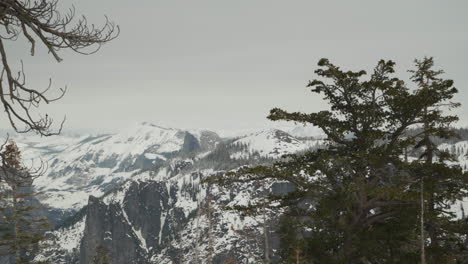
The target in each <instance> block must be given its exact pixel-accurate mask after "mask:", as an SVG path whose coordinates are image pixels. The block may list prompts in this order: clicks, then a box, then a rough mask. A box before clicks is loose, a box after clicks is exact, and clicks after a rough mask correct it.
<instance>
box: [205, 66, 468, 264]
mask: <svg viewBox="0 0 468 264" xmlns="http://www.w3.org/2000/svg"><path fill="white" fill-rule="evenodd" d="M318 65H319V67H320V68H319V69H318V70H316V71H315V73H316V74H317V75H318V76H319V77H321V79H320V80H313V81H310V82H309V85H308V87H310V88H311V89H312V92H314V93H317V94H320V95H322V96H323V97H324V99H325V100H326V101H327V102H328V103H329V105H330V110H324V111H320V112H317V113H311V114H305V113H299V112H295V113H289V112H287V111H284V110H281V109H278V108H275V109H272V110H271V112H270V115H269V117H268V118H269V119H271V120H274V121H275V120H282V121H284V120H286V121H294V122H299V123H310V124H313V125H315V126H318V127H320V128H321V129H322V130H323V131H324V133H325V134H326V135H327V138H328V145H327V146H326V147H325V148H323V149H320V150H317V151H313V152H309V153H306V154H304V155H290V156H288V157H285V159H283V160H280V161H278V162H276V163H274V164H273V165H272V166H257V167H253V168H245V167H244V168H241V169H239V170H237V171H235V172H231V173H228V174H226V175H224V176H221V177H215V178H212V179H211V181H213V182H216V183H218V184H222V185H227V186H228V185H230V184H232V183H234V182H250V181H267V180H280V181H287V182H290V183H292V184H294V185H295V186H296V190H295V191H294V192H291V193H289V194H288V195H285V196H281V197H274V196H270V197H268V198H269V199H267V204H266V205H265V204H254V205H251V206H248V207H247V208H235V209H238V210H242V211H244V212H247V213H255V212H256V210H257V209H258V208H263V207H265V206H269V205H271V204H272V203H273V202H279V206H280V207H284V208H285V210H286V212H285V215H284V219H283V223H286V224H284V225H283V228H282V230H283V231H284V232H283V245H284V246H283V252H282V253H283V257H284V259H285V260H286V261H287V262H288V261H290V262H291V261H293V260H295V261H299V262H302V263H350V264H351V263H353V264H354V263H356V264H357V263H418V262H419V259H420V243H419V241H420V239H421V236H420V232H419V230H418V224H419V214H420V212H419V207H418V205H419V202H420V200H419V197H420V189H419V188H418V186H419V182H420V181H421V179H422V175H428V174H431V175H433V176H432V177H431V180H430V181H429V180H428V182H427V190H428V193H427V195H430V197H432V198H430V199H432V200H433V201H432V203H433V204H434V205H436V204H437V206H436V207H437V208H440V210H439V209H437V210H436V209H434V210H432V212H430V213H429V214H428V219H431V220H430V221H429V222H430V223H432V224H431V226H428V227H427V228H428V229H431V228H432V229H436V230H437V232H435V233H437V234H439V236H440V239H441V243H440V245H439V247H438V248H434V247H432V246H431V245H429V251H430V250H432V249H434V252H431V253H429V257H428V261H429V263H463V262H462V261H463V260H462V256H463V254H466V248H463V247H462V246H461V244H462V235H463V233H461V230H463V229H461V228H463V227H464V226H463V225H461V221H458V220H455V219H453V218H452V217H451V215H450V213H446V212H445V211H447V210H448V209H449V207H450V206H451V205H452V204H453V202H454V201H456V200H459V199H461V198H462V197H466V196H467V194H466V190H464V189H463V188H465V187H466V184H467V174H466V173H463V172H462V171H461V170H460V169H459V168H455V167H449V166H447V165H446V164H445V163H443V162H444V161H445V160H447V159H449V158H450V155H447V154H446V153H443V152H438V151H437V148H436V145H435V142H434V141H432V139H436V138H438V139H441V140H448V139H449V138H451V137H453V136H455V133H453V132H452V130H450V129H449V126H450V124H451V123H452V122H454V121H456V120H457V117H456V116H450V115H448V116H446V115H444V111H443V110H445V107H446V106H448V107H449V108H453V107H457V106H458V104H456V103H452V102H450V100H451V99H452V97H453V95H454V94H455V93H456V92H457V90H456V89H455V88H453V87H452V86H453V82H452V81H450V80H443V79H439V78H438V77H437V76H438V75H439V74H441V72H440V71H432V70H431V68H432V66H433V62H432V59H430V58H429V59H427V58H426V59H424V60H423V61H416V70H415V71H413V77H412V80H413V81H414V82H415V83H416V84H417V87H416V88H415V89H414V90H410V89H409V88H408V87H407V86H406V83H405V82H404V81H403V80H400V79H398V78H396V77H394V76H393V73H394V66H395V63H393V62H392V61H384V60H381V61H380V62H379V63H378V64H377V66H376V67H375V69H374V71H373V72H372V73H371V74H370V75H367V73H366V72H365V71H357V72H353V71H343V70H341V69H340V68H339V67H337V66H335V65H333V64H331V63H330V62H329V61H328V60H327V59H322V60H320V61H319V63H318ZM366 76H368V78H367V79H365V77H366ZM427 79H429V80H431V81H430V83H426V84H424V85H423V84H421V82H426V80H427ZM420 147H422V148H420ZM418 148H419V149H420V150H418V151H420V154H421V157H422V158H425V159H426V160H427V159H428V157H430V160H432V158H433V157H435V155H436V154H437V155H438V157H439V161H440V162H438V163H437V164H430V166H426V165H427V164H424V163H421V162H419V161H415V162H409V161H407V160H405V159H404V156H405V153H407V152H408V150H411V149H418ZM421 170H423V171H421ZM307 204H308V205H307ZM305 205H307V206H305ZM275 206H278V205H277V204H275ZM442 210H443V211H442ZM465 230H466V229H465ZM442 241H443V242H442ZM447 252H448V253H447ZM299 258H300V259H299Z"/></svg>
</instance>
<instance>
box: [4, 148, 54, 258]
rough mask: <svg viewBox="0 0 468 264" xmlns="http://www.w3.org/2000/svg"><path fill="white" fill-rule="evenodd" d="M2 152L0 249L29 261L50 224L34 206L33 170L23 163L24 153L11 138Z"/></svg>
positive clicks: (6, 253) (9, 254)
mask: <svg viewBox="0 0 468 264" xmlns="http://www.w3.org/2000/svg"><path fill="white" fill-rule="evenodd" d="M4 147H5V148H4V150H3V151H2V152H1V153H0V157H1V160H2V165H1V168H0V174H1V177H0V180H1V181H0V185H1V187H2V192H1V193H0V198H1V199H0V253H1V254H2V255H7V256H11V257H12V258H13V259H14V261H15V263H29V262H30V261H31V259H32V258H33V254H34V252H35V251H36V250H37V249H38V247H39V241H40V240H41V239H43V238H44V237H43V235H42V234H43V232H44V230H45V229H46V228H47V227H49V224H48V222H47V220H46V219H44V218H41V217H38V216H37V211H36V209H37V208H36V207H35V206H34V200H33V198H34V195H35V193H34V192H32V186H31V185H32V182H33V180H34V176H33V175H32V174H31V171H30V170H28V169H27V168H25V167H24V166H23V165H22V164H21V153H20V151H19V149H18V147H17V146H16V144H15V143H14V142H13V141H10V142H9V143H8V144H7V145H6V146H4Z"/></svg>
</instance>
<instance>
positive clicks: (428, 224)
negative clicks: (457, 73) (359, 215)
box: [410, 58, 466, 263]
mask: <svg viewBox="0 0 468 264" xmlns="http://www.w3.org/2000/svg"><path fill="white" fill-rule="evenodd" d="M415 64H416V70H414V71H410V72H412V73H413V76H412V77H411V79H412V80H413V81H414V82H415V83H416V84H417V85H418V87H419V90H418V92H419V93H420V94H425V95H424V96H421V97H422V98H426V100H427V102H426V106H425V107H424V110H423V114H422V116H421V118H422V121H423V127H424V129H423V133H421V134H420V135H419V137H418V138H417V141H416V145H415V148H421V147H423V148H424V150H423V152H422V154H421V156H420V157H419V158H420V160H422V164H421V166H418V167H419V168H418V170H417V171H418V174H419V175H417V176H416V177H418V178H419V181H420V186H421V225H422V226H421V241H422V245H421V251H422V252H424V246H425V244H426V239H425V237H424V233H425V232H424V231H427V234H428V236H429V238H430V239H429V240H428V243H429V251H428V252H427V254H428V255H429V258H430V259H431V260H430V263H446V262H449V260H450V259H453V256H452V254H457V252H459V250H456V249H454V248H453V247H457V246H456V244H457V243H458V244H459V243H462V242H461V240H460V239H457V236H455V237H454V236H453V235H454V234H458V236H460V235H462V234H463V229H461V228H463V225H460V223H458V222H457V221H451V220H450V219H452V218H454V217H455V215H454V213H450V208H451V206H453V201H454V200H456V199H460V198H461V197H462V196H463V195H466V193H464V191H463V187H464V185H465V184H466V179H463V177H464V176H463V173H462V172H461V168H453V167H448V166H446V165H445V164H444V162H445V160H446V159H453V155H450V154H448V153H446V152H443V151H440V150H439V149H438V148H437V145H436V143H435V142H434V141H435V140H434V139H435V137H436V136H437V137H438V138H451V137H458V135H457V134H455V132H454V131H453V130H452V129H451V128H450V125H451V124H452V123H453V122H455V121H457V120H458V117H457V116H454V115H444V113H443V111H442V110H443V109H447V108H448V109H451V108H455V107H458V106H459V105H460V104H458V103H454V102H451V101H450V100H451V99H452V98H453V96H454V95H455V94H456V93H457V89H456V88H454V87H453V81H452V80H444V79H442V78H440V75H441V74H443V71H441V70H438V71H436V70H433V66H434V61H433V58H424V59H423V60H416V61H415ZM453 149H454V150H455V146H454V148H453ZM452 153H454V154H456V155H460V153H461V150H460V147H458V148H456V151H453V152H452ZM437 157H438V160H435V159H436V158H437ZM434 162H436V164H434ZM426 200H427V201H426ZM426 208H427V212H425V211H426ZM422 215H426V218H425V221H424V220H423V218H422ZM447 228H449V229H450V230H447ZM465 228H466V227H465ZM454 242H455V243H454ZM458 254H459V253H458ZM421 256H422V258H424V254H423V253H422V255H421Z"/></svg>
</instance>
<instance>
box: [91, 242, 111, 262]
mask: <svg viewBox="0 0 468 264" xmlns="http://www.w3.org/2000/svg"><path fill="white" fill-rule="evenodd" d="M110 263H111V262H110V259H109V250H108V249H107V248H106V247H104V246H98V247H97V248H96V255H95V256H94V257H93V264H110Z"/></svg>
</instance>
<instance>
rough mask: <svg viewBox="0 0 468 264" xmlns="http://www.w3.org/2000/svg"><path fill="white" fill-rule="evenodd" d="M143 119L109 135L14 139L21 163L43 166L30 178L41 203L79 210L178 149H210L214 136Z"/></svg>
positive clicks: (175, 155) (172, 154)
mask: <svg viewBox="0 0 468 264" xmlns="http://www.w3.org/2000/svg"><path fill="white" fill-rule="evenodd" d="M193 134H194V135H192V134H191V133H189V132H187V131H183V130H179V129H174V128H164V127H160V126H157V125H153V124H149V123H142V124H138V125H136V126H132V127H129V128H127V129H125V130H123V131H121V132H119V133H116V134H110V135H97V136H91V135H86V136H81V137H63V136H55V137H49V138H40V137H36V136H22V137H18V138H15V141H17V142H18V145H19V147H20V149H22V150H23V160H24V161H25V164H26V165H31V164H32V166H38V165H39V161H40V160H42V161H43V162H44V164H46V165H47V166H48V168H47V171H46V173H45V174H44V175H42V176H40V177H38V178H37V179H36V180H35V181H34V185H35V188H36V189H37V191H40V192H42V195H41V196H40V197H39V198H40V200H41V202H42V203H44V204H47V205H48V206H50V207H52V208H55V209H60V210H74V211H76V210H78V209H80V208H81V207H83V206H84V205H85V204H86V203H87V200H88V197H89V196H90V195H93V196H96V197H99V196H102V195H103V194H104V193H105V192H107V191H109V190H111V189H112V188H113V187H114V186H116V185H117V184H119V183H120V182H123V181H125V180H126V179H128V178H130V177H131V176H132V175H134V174H136V173H138V172H140V171H142V170H149V169H153V168H155V167H157V166H162V164H165V163H166V162H167V161H168V160H169V159H172V158H175V157H177V155H178V154H182V153H184V154H187V153H190V152H197V151H208V150H210V149H212V148H213V147H214V146H215V145H216V142H217V141H219V140H220V139H219V137H218V136H217V135H216V134H215V133H213V132H210V131H196V132H195V133H193Z"/></svg>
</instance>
